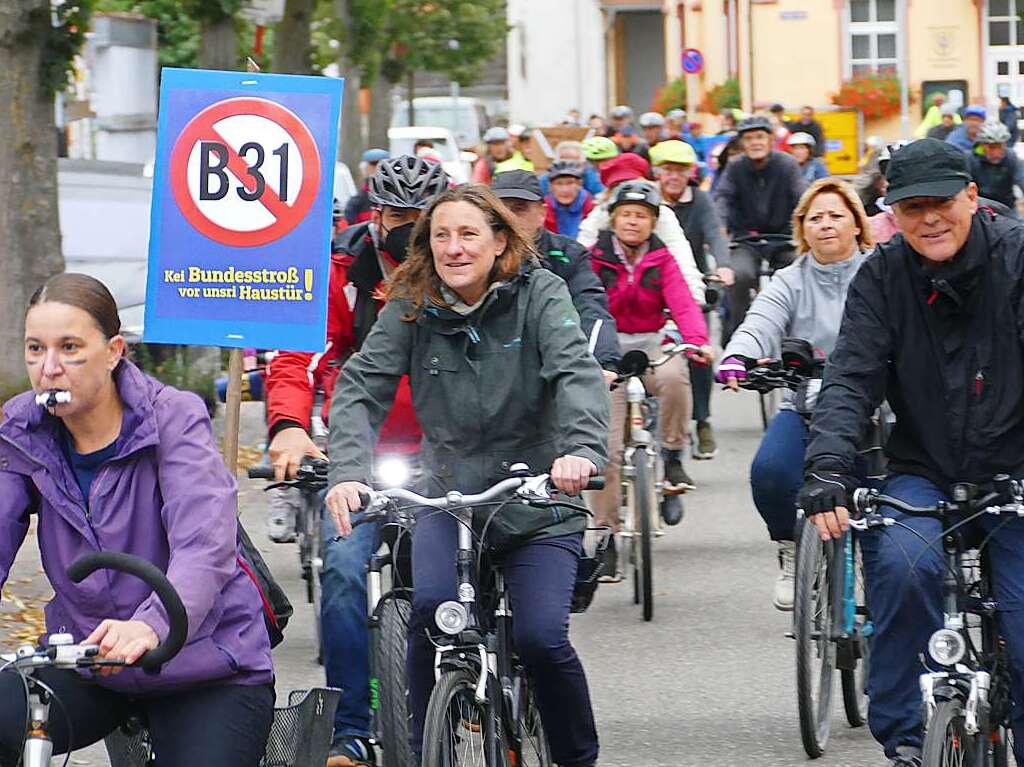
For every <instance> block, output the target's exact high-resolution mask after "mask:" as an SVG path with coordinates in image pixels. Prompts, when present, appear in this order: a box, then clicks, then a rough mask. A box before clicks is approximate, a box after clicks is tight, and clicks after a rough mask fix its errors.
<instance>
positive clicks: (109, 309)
mask: <svg viewBox="0 0 1024 767" xmlns="http://www.w3.org/2000/svg"><path fill="white" fill-rule="evenodd" d="M47 301H54V302H56V303H58V304H67V305H68V306H74V307H75V308H76V309H81V310H82V311H84V312H86V313H87V314H88V315H89V316H90V317H92V318H93V319H94V320H95V321H96V325H97V326H98V327H99V329H100V331H101V332H102V333H103V335H104V336H105V337H106V338H113V337H114V336H116V335H117V334H118V333H120V332H121V318H120V317H119V316H118V314H117V302H116V301H114V297H113V296H112V295H110V291H109V290H107V286H106V285H104V284H103V283H102V282H100V281H99V280H97V279H96V278H95V277H90V276H89V275H88V274H74V273H71V272H65V273H63V274H55V275H54V276H53V277H51V278H50V279H48V280H47V281H46V282H44V283H43V284H42V286H41V287H40V288H39V289H38V290H36V292H35V293H33V294H32V298H30V299H29V301H28V308H29V309H31V308H32V307H33V306H37V305H38V304H42V303H46V302H47Z"/></svg>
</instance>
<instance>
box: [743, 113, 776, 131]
mask: <svg viewBox="0 0 1024 767" xmlns="http://www.w3.org/2000/svg"><path fill="white" fill-rule="evenodd" d="M755 130H763V131H765V132H766V133H769V134H771V133H772V123H771V120H769V119H768V118H767V117H765V116H764V115H752V116H750V117H748V118H746V119H745V120H743V121H742V122H741V123H740V124H739V125H737V126H736V132H737V133H738V134H739V135H740V136H742V135H743V134H744V133H749V132H750V131H755Z"/></svg>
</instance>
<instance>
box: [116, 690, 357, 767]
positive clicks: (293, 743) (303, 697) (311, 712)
mask: <svg viewBox="0 0 1024 767" xmlns="http://www.w3.org/2000/svg"><path fill="white" fill-rule="evenodd" d="M340 696H341V690H337V689H335V688H333V687H316V688H314V689H312V690H292V691H291V692H290V693H289V694H288V705H287V706H285V707H284V708H275V709H274V722H273V724H272V725H271V726H270V735H269V737H268V738H267V747H266V751H265V752H264V754H263V759H262V760H260V767H307V765H322V764H326V763H327V752H328V751H330V748H331V736H332V735H333V733H334V710H335V709H336V708H337V707H338V698H339V697H340ZM103 743H104V745H105V746H106V747H107V756H108V757H109V759H110V767H147V766H148V765H149V764H151V762H150V758H151V754H152V749H151V746H150V741H149V732H148V730H146V729H145V727H142V726H139V725H138V724H132V723H129V724H128V725H126V726H124V727H118V728H117V729H116V730H114V731H113V732H112V733H110V735H108V736H107V737H106V738H104V741H103Z"/></svg>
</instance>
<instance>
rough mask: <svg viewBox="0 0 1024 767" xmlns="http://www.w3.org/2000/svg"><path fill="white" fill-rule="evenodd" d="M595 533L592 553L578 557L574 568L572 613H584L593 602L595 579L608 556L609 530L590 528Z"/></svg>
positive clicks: (602, 570) (610, 533)
mask: <svg viewBox="0 0 1024 767" xmlns="http://www.w3.org/2000/svg"><path fill="white" fill-rule="evenodd" d="M591 530H593V531H596V533H597V545H596V546H595V547H594V553H593V554H588V553H587V552H586V551H584V552H583V555H582V556H581V557H580V562H579V565H578V566H577V567H576V585H575V587H574V588H573V592H572V608H571V609H572V612H574V613H582V612H585V611H586V609H587V608H588V607H590V603H591V602H593V601H594V594H596V593H597V579H598V578H599V577H600V576H601V575H603V574H604V563H605V560H606V558H607V555H608V544H609V542H610V541H611V539H612V531H611V528H608V527H598V528H591Z"/></svg>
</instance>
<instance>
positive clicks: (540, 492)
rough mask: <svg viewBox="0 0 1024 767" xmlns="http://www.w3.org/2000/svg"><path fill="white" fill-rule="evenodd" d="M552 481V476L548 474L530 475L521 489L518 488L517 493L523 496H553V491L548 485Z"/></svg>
mask: <svg viewBox="0 0 1024 767" xmlns="http://www.w3.org/2000/svg"><path fill="white" fill-rule="evenodd" d="M550 481H551V476H550V475H548V474H541V475H539V476H536V477H530V478H529V479H528V480H526V481H525V482H524V483H523V484H522V485H520V486H519V489H518V490H516V495H519V496H522V497H523V498H541V499H549V498H551V492H550V491H549V490H548V485H549V483H550Z"/></svg>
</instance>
